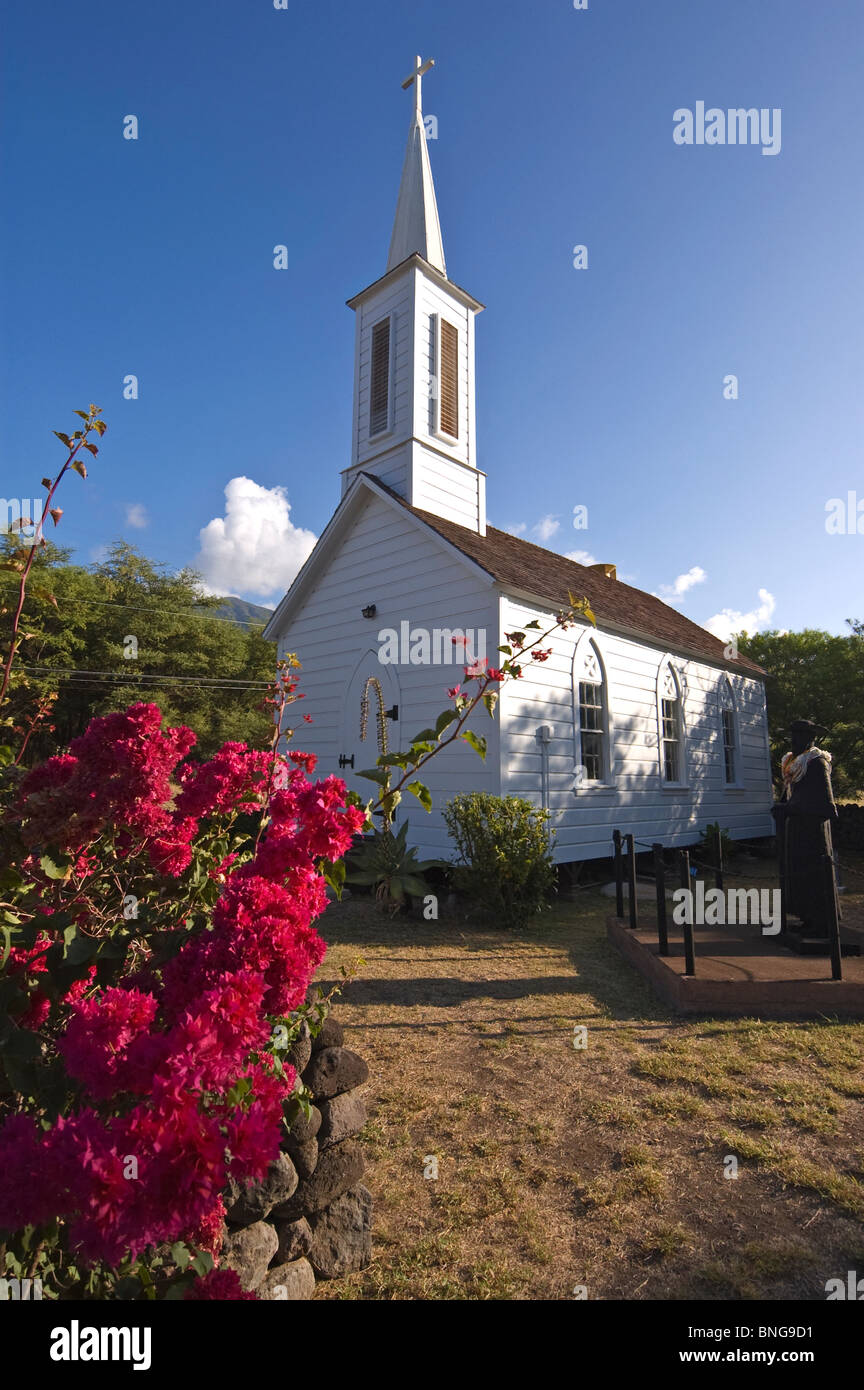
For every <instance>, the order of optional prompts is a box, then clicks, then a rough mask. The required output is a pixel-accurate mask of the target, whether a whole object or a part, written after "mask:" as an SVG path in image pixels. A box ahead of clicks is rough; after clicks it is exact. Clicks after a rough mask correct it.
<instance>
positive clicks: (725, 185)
mask: <svg viewBox="0 0 864 1390" xmlns="http://www.w3.org/2000/svg"><path fill="white" fill-rule="evenodd" d="M287 2H288V8H287V10H284V11H283V10H275V9H274V7H273V3H272V0H209V3H205V2H204V0H184V3H182V4H177V3H176V0H172V3H168V0H150V3H148V4H147V5H136V6H130V5H119V4H117V3H116V0H99V2H98V3H97V0H77V3H76V4H75V5H69V4H67V3H60V0H48V3H40V4H39V5H29V6H23V5H18V6H11V5H8V6H7V7H6V13H5V17H4V28H5V38H6V42H5V45H4V54H3V58H2V97H0V100H2V122H3V129H4V132H5V137H4V141H3V148H2V154H0V160H2V180H3V188H4V191H5V197H4V211H3V214H2V218H3V222H2V233H0V258H2V259H0V323H2V330H0V333H2V339H0V411H2V428H0V440H2V444H0V447H2V464H0V492H2V493H3V494H4V495H5V496H8V497H20V496H25V497H32V496H33V495H34V494H38V493H39V490H40V489H39V478H40V477H41V476H42V475H43V474H44V473H45V472H47V471H48V470H49V469H50V468H51V467H52V464H54V465H56V464H57V462H58V461H59V459H60V457H61V447H60V445H59V444H58V443H56V441H54V440H53V439H52V436H51V433H50V431H51V430H52V429H61V430H63V429H66V430H71V428H72V424H73V417H72V414H71V412H72V410H73V409H75V408H77V407H81V406H83V407H86V406H87V404H88V403H89V402H90V401H91V400H92V401H95V402H97V403H98V404H99V405H101V406H102V407H103V410H104V418H105V419H106V421H107V422H108V426H109V430H108V433H107V435H106V436H105V439H104V441H103V448H102V452H101V454H100V457H99V459H98V460H96V461H94V463H93V466H92V469H91V473H90V477H89V479H88V481H87V482H86V483H82V482H81V481H80V480H79V479H78V478H75V477H73V478H72V479H71V480H70V481H69V483H68V486H66V488H65V492H64V495H63V497H62V498H61V499H60V501H61V505H62V506H63V507H64V508H65V515H64V517H63V520H62V523H61V526H60V529H59V531H58V539H62V541H64V542H65V543H66V544H68V545H72V546H74V547H75V550H76V554H77V557H78V558H79V559H80V560H82V561H85V562H87V561H89V560H90V559H91V558H92V557H94V556H97V555H98V554H99V553H100V550H101V548H102V547H104V546H105V545H106V544H108V543H109V542H110V541H112V540H114V539H116V538H118V537H121V536H122V537H125V538H126V539H127V540H130V541H132V542H133V543H135V544H137V545H140V546H141V547H142V549H144V550H145V552H146V553H148V554H150V555H151V556H153V557H155V558H157V559H159V560H162V561H164V562H166V563H168V564H169V565H171V566H176V567H179V566H181V565H184V564H190V563H194V562H195V560H196V556H197V555H198V552H199V544H200V542H199V534H200V532H201V530H202V528H204V527H206V526H207V525H208V523H210V522H211V521H212V520H213V519H214V518H220V517H223V516H224V514H225V507H226V499H225V495H224V489H225V487H226V485H228V484H229V482H230V480H231V479H234V478H238V477H245V478H247V479H249V480H251V481H252V483H254V484H255V488H252V487H247V488H246V489H245V494H246V495H245V496H240V495H239V494H240V493H243V492H244V489H243V488H239V489H238V488H237V487H235V493H236V494H237V495H236V496H235V498H234V506H235V510H234V513H233V517H232V522H231V524H232V526H233V527H234V530H233V531H232V532H231V535H232V538H233V540H234V542H235V544H234V546H233V550H231V551H230V553H229V554H227V555H226V556H223V557H222V560H221V561H220V562H219V564H221V569H220V568H218V566H217V570H216V571H215V572H214V573H213V574H212V575H211V579H212V581H213V583H214V585H215V587H216V588H219V589H220V590H223V591H232V592H235V593H241V594H243V595H244V596H245V597H249V598H252V599H258V600H263V601H265V602H269V603H270V604H275V603H276V602H277V601H278V598H279V597H280V596H281V585H282V581H283V580H284V579H286V578H287V577H290V576H289V575H288V574H287V569H288V568H290V564H291V557H292V556H295V555H299V554H300V553H302V551H303V543H304V536H303V533H304V532H310V533H313V534H319V533H320V531H321V530H322V529H323V527H324V525H325V524H326V522H327V520H328V517H329V516H330V514H331V512H332V510H333V508H334V507H335V505H336V503H337V502H338V498H339V473H340V469H342V468H343V467H345V466H346V464H347V462H348V453H349V447H350V435H351V404H352V402H351V392H352V377H353V315H352V313H351V311H350V310H348V309H347V308H346V307H345V300H346V299H347V298H348V297H349V296H351V295H352V294H354V293H356V292H357V291H359V290H360V289H362V288H363V287H364V286H365V285H367V284H368V283H370V282H371V281H373V280H374V279H376V278H377V277H378V276H379V275H380V274H381V273H382V272H383V269H384V265H385V261H386V256H387V248H388V244H389V237H390V230H391V224H392V218H393V211H394V207H395V200H396V192H397V188H398V182H399V174H400V169H401V161H402V155H403V150H404V142H405V136H406V132H407V128H408V122H409V117H410V106H411V100H410V97H409V96H408V95H406V94H405V93H404V92H402V91H401V89H400V82H401V80H402V78H403V77H404V76H405V74H406V73H407V72H408V71H410V68H411V65H412V60H413V55H414V54H415V53H416V52H420V53H422V54H423V56H424V57H425V56H427V55H429V54H431V55H432V56H433V57H434V58H435V59H436V67H435V70H434V71H433V72H432V73H431V74H430V75H429V77H428V78H427V79H425V81H424V108H425V110H426V112H427V113H430V114H434V115H435V116H436V117H437V119H438V139H437V140H435V141H431V142H430V155H431V160H432V168H433V173H434V177H435V182H436V189H437V194H438V204H439V210H440V215H441V223H442V231H443V236H444V247H445V252H446V256H447V267H448V272H449V274H450V275H451V277H452V278H453V279H454V280H455V281H456V282H457V283H459V284H460V285H462V286H464V287H465V288H466V289H468V290H469V291H470V292H471V293H472V294H474V295H476V296H477V297H478V298H479V299H481V300H482V301H483V302H484V303H485V304H486V305H487V306H488V307H487V309H486V311H485V312H484V313H483V314H482V315H481V316H480V318H479V319H478V325H477V328H478V331H477V381H478V450H479V456H480V464H481V466H482V467H483V468H484V469H485V471H486V473H487V475H488V505H489V515H490V520H491V521H492V522H493V523H494V524H496V525H499V526H502V527H513V528H519V527H522V528H524V530H523V532H522V533H523V534H525V535H526V536H528V537H529V538H533V539H541V540H543V542H544V543H545V544H547V545H548V546H549V547H550V548H552V549H558V550H561V551H564V552H567V551H574V550H584V551H587V552H589V553H590V554H591V555H592V556H593V557H595V558H596V559H597V560H603V561H612V562H614V563H616V564H617V566H618V570H619V574H620V575H623V576H624V577H626V578H627V579H628V580H629V581H630V582H632V583H635V584H637V585H638V586H639V587H641V588H644V589H647V590H649V591H656V592H660V593H667V592H668V591H669V590H672V589H674V588H675V587H676V581H678V582H677V588H678V589H679V590H681V591H682V592H680V593H679V594H678V595H677V596H676V595H672V596H673V597H675V599H676V602H677V603H678V604H679V606H680V607H681V609H682V611H684V612H686V613H687V614H688V616H690V617H692V618H694V619H695V620H696V621H697V622H703V623H704V622H708V621H710V620H712V619H716V617H717V615H718V614H721V613H722V612H723V611H724V610H728V611H729V612H731V613H732V614H733V615H734V614H738V615H752V617H751V618H748V625H750V626H758V627H763V628H764V627H766V626H776V627H781V628H792V629H795V628H801V627H804V626H811V627H822V628H827V629H828V630H831V631H835V632H839V631H842V630H843V629H844V619H845V618H847V617H854V616H859V617H864V584H862V571H864V507H862V520H861V534H860V535H859V534H854V535H850V534H847V535H829V534H828V533H827V532H826V528H825V520H826V503H827V502H828V501H829V499H831V498H835V497H843V498H845V497H846V495H847V493H849V492H850V491H852V492H855V493H856V494H857V498H858V499H860V500H861V501H862V502H864V466H862V462H861V440H862V436H864V432H862V395H864V393H862V390H861V379H862V336H864V331H862V323H864V312H862V311H864V304H862V270H861V226H862V211H864V209H862V178H861V173H862V170H861V153H860V150H861V144H860V127H861V118H860V90H861V71H862V64H864V6H862V5H861V3H860V0H832V3H831V4H830V5H822V6H818V5H814V4H812V3H810V0H759V3H758V4H754V3H753V0H725V3H724V4H723V5H710V4H707V3H704V4H703V3H693V0H655V3H636V0H589V7H588V9H587V10H586V11H575V10H574V9H573V5H572V3H571V0H540V2H539V3H532V4H530V5H528V4H524V5H516V4H513V5H504V4H501V3H491V0H472V3H468V4H466V3H464V0H461V2H460V0H435V3H434V4H432V3H429V4H427V3H417V0H410V3H409V2H406V3H393V0H386V2H385V0H367V2H366V3H364V4H363V5H351V4H347V3H344V0H343V3H333V2H332V0H315V3H314V4H310V3H308V2H307V0H287ZM697 101H704V102H705V103H706V106H708V107H711V106H714V107H719V108H722V109H724V110H725V109H727V108H730V107H751V106H753V107H757V108H760V109H761V108H763V107H764V108H770V109H773V108H780V109H781V111H782V146H781V149H780V152H779V154H777V155H775V156H766V155H763V154H762V151H761V149H760V148H759V147H758V146H734V145H717V146H711V147H709V146H707V145H702V146H698V145H693V146H679V145H677V144H676V143H675V142H674V140H673V112H674V111H675V110H676V109H678V108H682V107H688V108H691V109H693V108H695V106H696V103H697ZM128 114H135V115H136V116H137V117H138V120H139V123H140V124H139V138H138V140H137V141H127V140H124V139H123V138H122V132H123V118H124V116H126V115H128ZM280 243H284V244H285V245H287V247H288V258H289V265H288V269H287V270H285V271H276V270H274V268H273V247H274V245H276V244H280ZM576 244H584V245H587V247H588V269H587V270H575V269H574V268H573V264H572V261H573V256H572V248H573V247H574V245H576ZM129 373H134V374H135V375H136V376H137V377H138V379H139V391H140V394H139V398H138V400H135V401H130V400H124V399H123V379H124V377H125V376H126V375H127V374H129ZM728 374H735V375H736V376H737V377H738V381H739V387H738V389H739V397H738V399H737V400H726V399H724V395H723V381H724V377H726V376H727V375H728ZM278 487H281V488H284V489H285V493H286V496H287V502H288V503H289V504H290V512H289V510H288V507H287V505H285V504H284V503H283V504H282V506H281V510H280V505H279V499H278V497H274V496H272V495H271V496H268V495H267V493H266V491H265V490H270V489H273V488H278ZM576 505H585V506H587V507H588V518H589V526H588V529H587V530H580V531H578V532H577V531H575V530H574V529H573V527H572V524H571V518H572V515H573V508H574V506H576ZM130 508H131V511H130ZM265 511H266V512H267V513H268V514H269V516H270V518H271V533H270V535H269V538H268V536H267V535H266V534H263V533H261V531H260V527H261V521H262V516H263V514H264V512H265ZM555 521H557V523H558V526H557V529H556V528H555V524H554V523H555ZM293 528H296V529H298V530H299V531H300V533H301V534H300V535H299V536H298V535H297V534H296V531H295V529H293ZM256 536H257V540H256ZM244 543H245V554H243V553H241V552H243V551H244ZM268 546H269V549H268ZM269 556H272V557H273V559H272V560H270V559H268V557H269ZM232 557H233V558H232ZM211 558H212V557H211ZM214 563H215V561H214ZM286 567H287V568H286ZM277 571H278V572H277ZM682 576H686V577H689V578H684V579H682V578H681V577H682ZM702 576H704V577H702ZM268 582H269V583H271V584H273V585H275V587H274V588H273V589H272V591H270V592H267V590H266V587H265V586H266V584H267V583H268ZM765 595H767V596H768V597H767V598H766V597H765ZM769 599H770V602H769ZM721 626H722V624H721Z"/></svg>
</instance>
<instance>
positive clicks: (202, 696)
mask: <svg viewBox="0 0 864 1390" xmlns="http://www.w3.org/2000/svg"><path fill="white" fill-rule="evenodd" d="M15 544H17V542H16V543H15ZM6 545H7V548H8V549H9V550H10V551H11V550H13V549H14V545H13V543H12V542H11V541H7V542H6ZM16 582H17V581H16V580H14V579H13V577H12V574H11V573H3V574H2V575H0V613H2V610H5V613H6V614H8V613H9V612H10V611H11V601H12V591H13V589H14V587H15V585H16ZM218 602H219V601H218V599H215V598H209V597H207V596H206V595H204V593H203V592H202V590H201V585H200V581H199V579H198V576H197V575H196V574H195V572H194V571H193V570H189V569H184V570H182V571H181V572H180V573H179V574H172V573H171V572H170V571H168V570H167V569H166V568H165V567H164V566H162V565H159V564H157V563H155V562H154V561H152V560H149V559H147V558H146V557H145V556H143V555H142V554H140V552H139V551H138V550H136V549H135V547H133V546H131V545H127V544H125V543H124V542H117V543H116V544H114V545H113V546H111V548H110V550H109V552H108V555H107V557H106V558H105V559H104V560H103V561H101V562H99V563H98V564H95V565H91V566H89V567H84V566H81V565H75V564H72V563H71V562H70V552H69V551H68V550H63V549H61V548H59V547H57V546H55V545H53V544H51V543H48V544H47V545H45V546H44V547H41V548H40V549H39V551H38V552H37V554H36V556H35V559H34V562H33V566H32V571H31V576H30V584H29V587H28V590H27V596H26V601H25V605H24V609H23V613H22V619H23V621H22V634H23V636H22V640H21V644H20V647H19V654H18V658H17V662H16V667H15V673H14V684H13V685H12V687H11V690H10V699H9V712H8V719H9V721H10V722H11V723H12V724H13V726H17V727H19V728H20V727H22V721H23V720H24V719H25V711H27V712H30V711H32V709H33V707H34V704H35V701H36V698H37V697H45V696H47V695H48V694H49V693H50V692H52V691H56V692H57V700H56V703H55V704H54V708H53V712H52V714H51V724H52V725H53V733H52V732H51V731H50V730H49V729H48V728H44V729H42V730H37V731H36V732H35V733H34V735H33V737H32V739H31V741H30V745H29V747H28V750H27V758H26V762H27V763H32V762H33V761H34V760H37V759H38V758H39V757H44V756H46V755H47V753H48V752H49V751H53V750H54V749H55V748H56V747H57V745H59V746H61V747H65V746H66V744H68V742H69V741H70V739H72V738H75V737H76V736H77V735H78V734H80V733H82V732H83V730H84V729H85V728H86V726H87V724H88V723H89V721H90V719H92V718H93V716H94V715H100V714H107V713H109V712H110V711H112V710H122V709H125V708H126V706H127V705H129V704H132V703H134V702H135V701H136V700H142V699H143V700H148V701H152V702H153V703H155V704H158V705H159V706H160V708H161V709H162V710H163V713H164V714H165V717H166V719H167V720H168V721H169V722H170V723H172V724H178V723H180V724H187V725H189V727H190V728H192V729H193V730H194V731H195V733H196V734H197V735H198V743H197V745H196V755H199V756H202V757H206V756H209V755H210V754H211V753H212V752H213V751H215V749H216V748H218V747H219V746H220V745H221V744H222V743H224V742H225V741H226V740H236V741H239V742H249V743H252V744H256V745H257V744H260V743H262V742H266V740H267V738H268V735H269V731H270V717H269V715H268V714H267V713H266V712H265V710H264V709H263V708H262V700H263V698H264V695H265V694H266V685H267V682H268V681H269V680H271V679H272V674H273V670H274V668H275V663H276V652H275V647H274V644H273V643H272V642H265V641H264V638H263V637H262V636H261V629H260V628H256V627H254V626H249V627H241V626H238V625H237V624H235V623H232V622H230V621H226V620H224V619H220V618H216V617H214V616H213V615H212V612H211V610H212V609H213V608H215V607H216V606H217V605H218ZM0 622H2V623H3V625H4V627H5V622H6V619H4V618H3V617H2V616H0ZM2 638H3V642H4V643H5V641H6V638H7V633H6V632H5V631H4V632H2ZM70 671H74V672H76V673H77V674H75V675H69V674H68V673H69V672H70ZM63 673H66V674H63ZM5 712H6V711H4V713H5Z"/></svg>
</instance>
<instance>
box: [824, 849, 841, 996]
mask: <svg viewBox="0 0 864 1390" xmlns="http://www.w3.org/2000/svg"><path fill="white" fill-rule="evenodd" d="M824 863H825V879H826V883H827V887H828V900H829V902H830V904H831V909H830V916H829V918H828V940H829V942H830V946H831V979H832V980H842V979H843V953H842V951H841V950H840V921H839V918H838V916H837V887H836V884H835V882H834V860H833V859H832V858H831V855H830V854H826V855H825V861H824Z"/></svg>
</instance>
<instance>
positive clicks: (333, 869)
mask: <svg viewBox="0 0 864 1390" xmlns="http://www.w3.org/2000/svg"><path fill="white" fill-rule="evenodd" d="M322 872H323V874H324V882H325V883H329V884H330V887H331V888H332V889H333V892H334V893H335V894H336V897H337V898H338V899H339V900H340V902H341V900H342V888H343V886H344V884H345V861H344V860H343V859H337V860H336V862H335V863H330V861H329V860H325V861H324V863H323V865H322Z"/></svg>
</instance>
